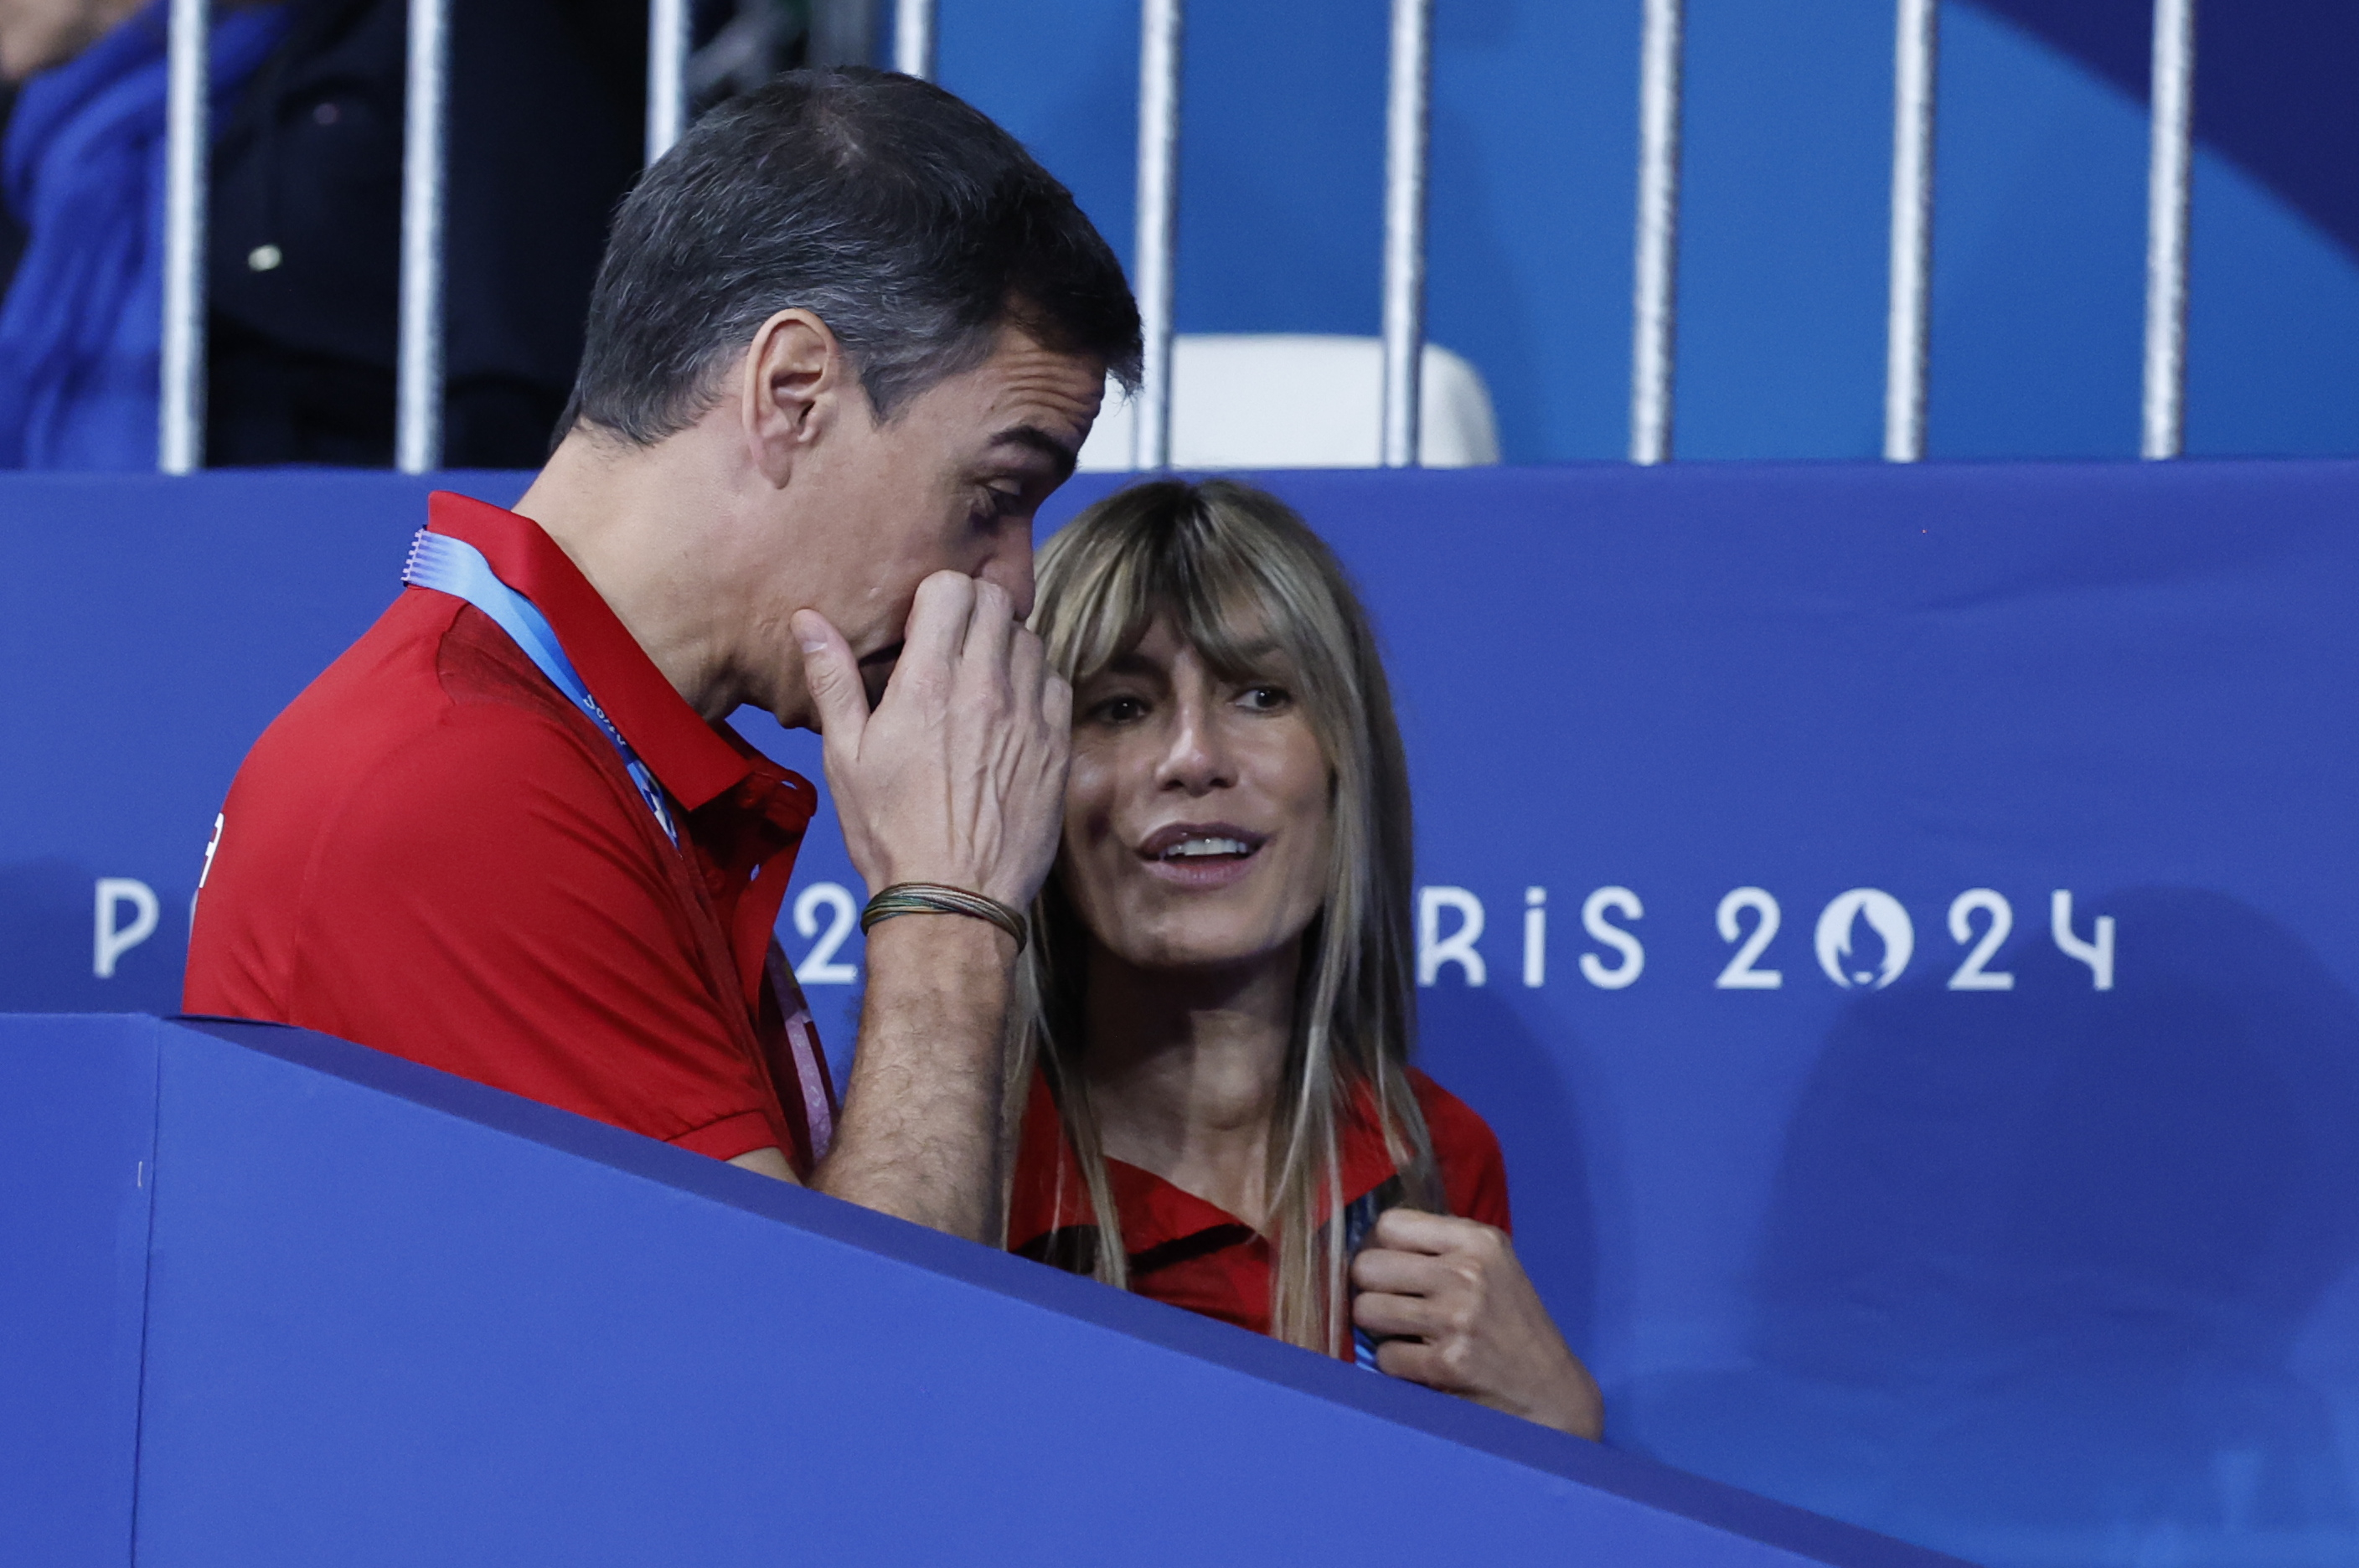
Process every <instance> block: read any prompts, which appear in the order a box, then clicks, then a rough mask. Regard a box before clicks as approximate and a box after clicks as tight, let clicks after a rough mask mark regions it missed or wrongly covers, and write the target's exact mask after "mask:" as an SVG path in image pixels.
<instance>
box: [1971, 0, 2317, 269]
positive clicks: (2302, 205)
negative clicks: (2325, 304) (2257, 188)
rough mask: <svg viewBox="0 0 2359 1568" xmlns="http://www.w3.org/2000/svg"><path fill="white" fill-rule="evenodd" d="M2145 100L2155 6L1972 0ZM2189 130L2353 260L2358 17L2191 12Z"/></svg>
mask: <svg viewBox="0 0 2359 1568" xmlns="http://www.w3.org/2000/svg"><path fill="white" fill-rule="evenodd" d="M1977 3H1978V4H1980V5H1982V6H1983V7H1984V9H1985V10H1988V11H1993V12H1995V13H1996V14H1998V15H1999V16H2005V17H2006V19H2007V20H2009V21H2011V22H2013V23H2014V24H2015V25H2016V26H2017V27H2021V28H2023V29H2024V31H2026V32H2027V33H2030V34H2032V35H2033V36H2035V37H2037V38H2042V39H2045V40H2046V41H2047V42H2048V43H2049V44H2052V45H2053V46H2055V47H2056V48H2057V49H2061V50H2062V51H2064V52H2065V53H2066V54H2069V55H2071V56H2072V57H2073V58H2074V59H2076V60H2080V61H2081V63H2082V64H2083V65H2085V66H2087V67H2088V68H2089V69H2090V70H2092V71H2095V72H2096V73H2097V74H2098V75H2100V76H2103V77H2104V78H2105V79H2106V80H2107V81H2109V82H2112V83H2113V84H2114V86H2116V87H2118V88H2120V89H2121V90H2122V91H2123V92H2124V93H2127V94H2129V95H2130V96H2131V97H2132V98H2134V99H2136V100H2137V101H2138V102H2139V103H2144V102H2145V101H2146V97H2147V83H2148V80H2149V77H2148V71H2149V70H2150V64H2149V61H2150V50H2151V48H2152V40H2153V37H2154V30H2153V29H2154V7H2153V5H2152V4H2151V3H2150V0H1977ZM2195 26H2196V40H2195V42H2196V74H2195V133H2196V135H2197V136H2200V137H2201V138H2202V140H2203V141H2204V142H2206V143H2207V144H2209V145H2210V146H2212V147H2217V148H2218V149H2219V150H2220V151H2221V152H2223V153H2225V154H2226V155H2227V156H2228V157H2229V158H2233V159H2234V160H2235V161H2236V162H2237V163H2238V164H2240V165H2242V166H2243V167H2244V168H2245V170H2246V171H2247V172H2248V173H2250V174H2252V175H2253V176H2254V177H2255V178H2256V179H2258V180H2260V181H2261V182H2262V183H2264V184H2266V185H2267V186H2268V187H2269V188H2270V189H2271V190H2273V191H2276V192H2277V194H2278V195H2280V196H2282V197H2284V198H2285V200H2286V201H2288V203H2290V204H2291V205H2292V206H2293V207H2295V208H2296V209H2297V210H2299V212H2301V213H2302V214H2303V215H2304V216H2305V217H2307V218H2309V219H2310V222H2311V223H2316V224H2317V225H2318V226H2319V227H2320V228H2321V229H2324V230H2325V231H2326V232H2327V233H2328V234H2332V235H2333V236H2334V237H2335V238H2336V239H2337V240H2339V241H2341V242H2342V244H2343V247H2344V248H2345V249H2346V250H2349V251H2351V252H2352V253H2353V254H2354V255H2359V158H2351V157H2350V156H2348V154H2347V151H2339V152H2336V153H2332V154H2330V153H2329V152H2328V151H2327V149H2330V148H2332V149H2348V148H2349V147H2352V146H2353V145H2354V140H2359V93H2354V92H2352V90H2351V82H2352V80H2353V78H2354V75H2359V8H2354V7H2353V6H2351V5H2321V4H2320V3H2319V0H2236V4H2234V5H2200V6H2198V7H2197V8H2196V13H2195Z"/></svg>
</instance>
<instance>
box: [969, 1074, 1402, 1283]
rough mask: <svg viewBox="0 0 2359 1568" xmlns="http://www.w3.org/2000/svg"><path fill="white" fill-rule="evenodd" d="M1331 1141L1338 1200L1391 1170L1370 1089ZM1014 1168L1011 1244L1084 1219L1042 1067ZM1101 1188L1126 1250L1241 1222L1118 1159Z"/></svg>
mask: <svg viewBox="0 0 2359 1568" xmlns="http://www.w3.org/2000/svg"><path fill="white" fill-rule="evenodd" d="M1335 1143H1336V1150H1335V1152H1336V1161H1337V1164H1338V1165H1339V1166H1340V1167H1341V1170H1340V1171H1339V1174H1340V1175H1341V1176H1342V1178H1343V1203H1344V1204H1345V1205H1346V1206H1349V1205H1350V1204H1352V1203H1356V1202H1357V1201H1358V1200H1360V1199H1361V1198H1363V1197H1365V1196H1366V1195H1367V1194H1368V1193H1370V1192H1375V1190H1376V1189H1377V1188H1378V1187H1381V1186H1383V1185H1384V1184H1385V1183H1386V1181H1390V1180H1392V1178H1393V1177H1394V1175H1396V1174H1397V1168H1396V1167H1395V1165H1394V1163H1393V1157H1392V1154H1391V1152H1390V1151H1389V1150H1388V1149H1386V1147H1385V1135H1384V1130H1383V1127H1382V1125H1381V1124H1380V1123H1379V1122H1378V1120H1377V1117H1376V1102H1375V1092H1374V1091H1373V1090H1371V1089H1369V1088H1367V1087H1366V1086H1364V1085H1363V1086H1362V1087H1361V1089H1360V1092H1359V1093H1358V1094H1356V1095H1354V1096H1353V1100H1352V1105H1351V1109H1350V1111H1349V1113H1348V1114H1346V1115H1345V1116H1344V1117H1343V1121H1342V1124H1341V1125H1340V1126H1338V1127H1336V1129H1335ZM1016 1169H1017V1171H1019V1172H1021V1173H1022V1175H1021V1177H1020V1178H1019V1181H1018V1184H1017V1190H1016V1193H1015V1199H1014V1202H1013V1203H1012V1204H1011V1205H1010V1208H1011V1213H1010V1214H1009V1216H1008V1217H1009V1220H1010V1222H1011V1223H1010V1225H1009V1227H1008V1240H1009V1241H1010V1242H1011V1243H1014V1244H1016V1245H1017V1246H1021V1245H1022V1244H1024V1243H1025V1242H1027V1241H1030V1240H1033V1239H1034V1238H1035V1237H1036V1236H1039V1235H1042V1234H1045V1233H1046V1232H1047V1231H1048V1230H1049V1229H1050V1228H1051V1226H1052V1225H1056V1224H1059V1223H1061V1224H1064V1225H1072V1224H1087V1223H1088V1218H1087V1216H1088V1214H1089V1212H1090V1203H1089V1193H1088V1192H1087V1189H1086V1188H1085V1187H1084V1186H1083V1184H1082V1177H1081V1167H1080V1163H1079V1161H1078V1160H1077V1159H1076V1157H1075V1156H1074V1154H1073V1152H1072V1147H1071V1140H1069V1139H1068V1138H1066V1136H1065V1127H1064V1120H1063V1118H1062V1117H1061V1116H1059V1115H1058V1114H1057V1103H1056V1098H1055V1096H1054V1095H1052V1094H1050V1093H1049V1080H1048V1077H1047V1075H1046V1074H1044V1073H1035V1074H1034V1075H1033V1080H1032V1095H1031V1100H1030V1103H1029V1104H1028V1105H1027V1106H1026V1107H1025V1115H1024V1128H1023V1134H1022V1139H1021V1147H1020V1149H1019V1150H1018V1152H1017V1159H1016ZM1106 1186H1107V1188H1108V1189H1109V1190H1110V1191H1111V1192H1112V1193H1113V1196H1114V1206H1115V1207H1116V1208H1117V1209H1119V1210H1120V1211H1121V1214H1122V1245H1123V1250H1124V1251H1125V1252H1128V1253H1130V1254H1132V1255H1133V1256H1136V1255H1137V1254H1139V1253H1142V1252H1146V1251H1148V1250H1150V1249H1151V1248H1154V1247H1161V1246H1163V1245H1165V1244H1166V1243H1169V1242H1174V1241H1180V1240H1182V1239H1184V1238H1186V1237H1188V1236H1197V1235H1200V1234H1201V1233H1202V1232H1204V1231H1207V1230H1211V1229H1212V1228H1214V1227H1215V1226H1221V1225H1245V1222H1244V1221H1243V1220H1241V1219H1239V1218H1237V1216H1236V1215H1234V1214H1230V1213H1229V1212H1228V1211H1227V1210H1226V1209H1223V1208H1222V1207H1221V1206H1220V1205H1219V1204H1218V1203H1209V1202H1207V1201H1206V1200H1204V1199H1202V1198H1200V1197H1198V1196H1196V1194H1195V1193H1193V1192H1188V1191H1186V1190H1184V1189H1182V1188H1180V1187H1175V1186H1173V1185H1172V1184H1171V1183H1170V1182H1169V1181H1165V1180H1164V1179H1163V1178H1162V1177H1160V1176H1158V1175H1156V1174H1155V1173H1154V1172H1153V1171H1146V1170H1142V1169H1140V1168H1139V1167H1138V1166H1136V1165H1131V1164H1126V1163H1125V1162H1124V1161H1122V1160H1112V1159H1109V1160H1107V1161H1106ZM1052 1216H1053V1217H1052ZM1324 1217H1325V1216H1322V1223H1323V1219H1324ZM1247 1228H1251V1227H1247ZM1026 1233H1029V1234H1026Z"/></svg>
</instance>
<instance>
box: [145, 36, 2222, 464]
mask: <svg viewBox="0 0 2359 1568" xmlns="http://www.w3.org/2000/svg"><path fill="white" fill-rule="evenodd" d="M1638 4H1639V5H1641V6H1642V7H1643V11H1642V16H1643V25H1642V29H1641V40H1640V46H1639V72H1638V82H1639V87H1638V103H1639V110H1638V122H1639V134H1638V169H1637V186H1638V201H1637V213H1636V223H1635V226H1634V227H1635V234H1634V239H1635V244H1634V247H1633V249H1634V255H1633V271H1634V283H1633V289H1632V310H1631V315H1632V332H1631V358H1630V449H1629V451H1630V461H1631V462H1633V463H1662V462H1666V461H1668V460H1669V458H1670V457H1671V455H1672V439H1671V438H1672V409H1673V392H1674V387H1675V382H1676V365H1675V355H1674V347H1675V344H1676V343H1677V339H1678V320H1679V311H1678V302H1677V301H1678V276H1679V260H1678V250H1679V244H1678V241H1679V205H1680V57H1681V45H1682V39H1681V31H1682V16H1681V0H1638ZM1939 4H1940V0H1896V5H1897V13H1896V19H1895V41H1894V71H1893V136H1892V141H1893V156H1892V208H1891V249H1890V255H1891V270H1890V288H1891V291H1890V298H1889V301H1888V308H1887V313H1886V359H1885V416H1884V455H1885V456H1886V459H1888V460H1890V461H1892V462H1895V463H1913V462H1916V461H1918V460H1919V459H1921V458H1922V457H1923V456H1924V453H1925V422H1926V403H1927V384H1928V366H1929V365H1930V332H1931V319H1930V317H1931V312H1930V300H1931V292H1932V289H1931V281H1932V260H1933V251H1932V228H1933V148H1934V106H1935V100H1936V94H1935V88H1936V82H1937V65H1938V39H1939V16H1938V10H1937V7H1938V5H1939ZM1432 5H1433V0H1392V35H1391V63H1390V69H1389V73H1388V75H1389V81H1388V84H1387V88H1386V109H1385V212H1384V281H1383V334H1384V397H1383V414H1382V431H1383V437H1382V445H1381V451H1382V454H1383V461H1384V463H1385V464H1386V466H1387V467H1402V466H1408V465H1414V464H1415V463H1417V461H1418V441H1419V429H1420V425H1421V419H1420V414H1421V409H1420V397H1419V390H1420V387H1419V379H1420V371H1421V367H1422V363H1423V356H1424V345H1425V259H1426V169H1427V159H1428V141H1429V132H1430V122H1431V104H1430V91H1431V78H1432V27H1433V20H1432V17H1433V13H1432ZM1183 12H1184V0H1140V28H1139V30H1140V41H1139V93H1138V173H1137V209H1138V211H1137V225H1138V226H1137V235H1136V255H1135V256H1134V258H1133V267H1132V271H1133V276H1134V280H1135V283H1136V290H1137V295H1138V302H1139V313H1140V317H1141V320H1142V322H1143V325H1144V328H1145V336H1146V350H1147V352H1146V364H1145V375H1144V382H1143V385H1142V386H1141V387H1140V390H1139V393H1138V398H1137V405H1136V408H1137V419H1136V425H1135V427H1134V433H1133V451H1132V459H1133V462H1134V463H1135V465H1136V466H1137V467H1139V468H1143V469H1152V468H1161V467H1164V466H1167V465H1168V464H1169V461H1170V454H1171V369H1172V366H1171V345H1172V336H1173V329H1172V298H1173V289H1172V278H1173V269H1174V265H1175V262H1176V259H1177V254H1178V239H1179V199H1180V181H1179V173H1180V56H1181V42H1182V38H1183V35H1184V31H1185V17H1184V15H1183ZM893 15H894V47H893V60H894V65H895V67H896V68H897V69H898V70H900V71H906V72H908V74H910V75H912V76H918V77H922V78H925V79H927V80H929V81H930V80H931V79H932V78H933V75H934V66H935V52H936V41H937V38H938V33H937V21H938V16H937V0H895V4H894V12H893ZM170 16H171V44H170V57H169V58H170V66H169V73H170V96H169V102H168V111H167V116H168V150H167V156H166V169H167V185H166V235H165V268H164V278H165V286H164V321H163V337H162V361H161V363H162V370H161V376H162V383H161V388H160V390H161V399H160V413H159V420H158V443H157V452H158V464H157V465H158V468H160V469H161V470H162V471H163V472H164V473H167V474H186V473H188V472H190V470H192V469H195V468H197V467H200V466H201V465H202V461H203V452H204V428H205V408H204V390H205V377H204V365H205V352H204V321H205V285H204V256H205V180H204V173H205V169H206V162H207V158H206V153H207V142H208V136H207V103H208V101H209V93H208V86H207V81H206V77H207V71H206V62H207V58H208V53H207V51H208V49H209V48H210V43H211V30H212V18H211V14H210V3H209V0H170ZM450 23H451V0H409V36H408V49H409V58H408V78H407V80H408V103H407V108H406V115H407V120H406V125H405V126H404V134H403V152H402V215H401V296H400V298H401V305H400V329H399V330H400V343H399V349H398V370H397V377H396V396H395V401H396V418H395V433H394V453H395V464H396V466H397V467H398V468H399V469H400V470H401V471H402V472H404V473H407V474H419V473H424V472H427V471H429V470H430V469H433V468H435V467H438V466H440V463H441V461H442V412H443V408H442V405H443V391H444V387H443V380H444V378H443V352H442V344H443V312H442V302H443V297H444V289H443V267H444V255H443V250H444V246H443V232H444V224H443V209H444V200H443V195H444V185H445V180H446V179H447V176H448V168H449V158H448V147H447V136H446V127H447V124H448V120H449V96H450V48H451V46H450ZM688 29H689V5H688V3H687V0H649V4H648V15H647V159H648V161H649V162H653V161H654V160H655V159H657V158H660V157H662V156H663V154H664V153H665V152H666V151H667V150H669V148H670V147H671V146H672V145H673V144H674V143H675V142H677V141H678V140H679V136H680V135H681V134H682V132H683V131H684V130H685V129H686V126H687V122H688V114H689V102H688V98H689V94H688V87H687V81H688V65H689V43H690V38H689V30H688ZM2153 49H2154V52H2153V93H2152V105H2151V140H2150V146H2149V149H2148V157H2147V276H2146V354H2145V369H2144V385H2143V393H2142V419H2141V427H2142V433H2141V440H2140V452H2141V455H2143V456H2145V457H2147V458H2170V457H2176V456H2178V455H2179V454H2180V451H2181V450H2182V448H2183V444H2184V431H2185V428H2186V407H2185V405H2186V374H2187V344H2186V336H2187V234H2188V206H2189V180H2190V158H2191V147H2192V144H2191V140H2190V137H2191V134H2192V124H2193V103H2194V95H2193V83H2194V71H2195V0H2154V46H2153Z"/></svg>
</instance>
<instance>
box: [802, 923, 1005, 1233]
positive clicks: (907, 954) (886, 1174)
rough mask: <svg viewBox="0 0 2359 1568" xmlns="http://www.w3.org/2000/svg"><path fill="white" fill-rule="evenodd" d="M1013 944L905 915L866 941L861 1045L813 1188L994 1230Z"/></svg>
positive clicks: (943, 1226)
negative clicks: (830, 1146)
mask: <svg viewBox="0 0 2359 1568" xmlns="http://www.w3.org/2000/svg"><path fill="white" fill-rule="evenodd" d="M1015 949H1016V944H1015V942H1013V941H1012V940H1011V939H1010V938H1009V937H1008V936H1007V935H1006V933H1005V932H1003V931H998V930H997V929H995V928H994V927H993V926H991V925H989V924H987V923H985V922H984V921H982V920H968V919H965V918H963V917H962V916H958V915H904V916H900V917H898V918H897V919H894V920H885V921H882V922H880V923H879V924H878V925H877V926H876V928H875V930H874V931H871V932H870V933H869V937H868V953H867V967H868V993H867V996H866V999H865V1001H864V1005H863V1007H862V1009H861V1018H860V1047H859V1051H858V1054H857V1055H856V1056H855V1057H854V1059H853V1067H852V1081H851V1083H849V1084H848V1085H847V1086H846V1088H845V1091H844V1102H843V1119H842V1121H841V1122H840V1123H839V1124H838V1125H837V1127H836V1137H835V1146H834V1148H833V1149H832V1150H831V1151H830V1152H829V1154H828V1157H827V1160H826V1163H824V1164H822V1165H821V1167H820V1169H819V1172H818V1177H817V1180H816V1181H815V1183H814V1185H816V1186H817V1187H818V1188H819V1189H820V1190H821V1192H827V1193H829V1194H831V1195H832V1196H834V1197H838V1198H843V1199H844V1200H845V1201H847V1202H849V1203H858V1204H860V1205H862V1206H863V1207H864V1208H871V1209H877V1210H881V1211H882V1212H884V1213H886V1214H898V1215H899V1216H900V1217H901V1218H903V1219H906V1220H914V1221H916V1222H917V1223H918V1224H919V1225H931V1226H933V1227H934V1228H935V1229H936V1230H941V1231H948V1232H949V1233H950V1234H951V1235H952V1236H964V1237H966V1238H967V1239H968V1240H970V1241H983V1242H986V1243H988V1242H995V1241H996V1240H997V1239H998V1232H999V1201H1000V1194H999V1147H998V1146H999V1118H1000V1090H1001V1084H1002V1081H1003V1074H1004V1073H1005V1071H1006V1064H1005V1059H1004V1058H1005V1048H1006V1028H1007V1009H1008V1005H1009V995H1010V982H1011V976H1012V975H1013V971H1014V967H1015V963H1014V961H1015Z"/></svg>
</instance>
